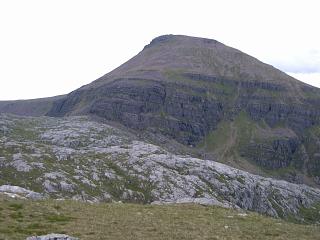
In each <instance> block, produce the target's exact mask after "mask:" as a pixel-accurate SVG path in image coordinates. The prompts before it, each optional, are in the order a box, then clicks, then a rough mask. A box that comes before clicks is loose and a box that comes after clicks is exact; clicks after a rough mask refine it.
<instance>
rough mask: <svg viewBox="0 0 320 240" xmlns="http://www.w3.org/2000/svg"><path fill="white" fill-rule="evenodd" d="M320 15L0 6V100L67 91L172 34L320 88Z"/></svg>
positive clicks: (107, 4)
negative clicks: (232, 51) (210, 43)
mask: <svg viewBox="0 0 320 240" xmlns="http://www.w3.org/2000/svg"><path fill="white" fill-rule="evenodd" d="M319 12H320V1H319V0H303V1H295V0H291V1H289V0H288V1H286V0H267V1H263V0H259V1H257V0H255V1H254V0H252V1H251V0H241V1H239V0H234V1H232V0H220V1H214V0H208V1H206V0H197V1H188V0H162V1H151V0H135V1H132V0H131V1H130V0H128V1H123V0H115V1H111V0H108V1H107V0H105V1H96V0H87V1H81V0H51V1H49V0H28V1H26V0H0V66H1V67H0V83H1V85H0V99H1V100H6V99H26V98H38V97H47V96H54V95H59V94H65V93H68V92H70V91H72V90H74V89H76V88H78V87H80V86H82V85H84V84H87V83H90V82H91V81H93V80H95V79H97V78H98V77H100V76H102V75H104V74H105V73H107V72H109V71H111V70H112V69H114V68H116V67H117V66H119V65H120V64H122V63H123V62H125V61H127V60H128V59H129V58H131V57H133V56H134V55H136V54H137V53H138V52H139V51H141V50H142V48H143V47H144V45H146V44H148V43H149V42H150V41H151V40H152V39H153V38H154V37H156V36H159V35H163V34H170V33H171V34H183V35H191V36H198V37H207V38H212V39H216V40H218V41H220V42H223V43H224V44H226V45H229V46H232V47H235V48H238V49H240V50H241V51H243V52H246V53H248V54H250V55H252V56H254V57H256V58H258V59H260V60H262V61H264V62H266V63H269V64H272V65H274V66H275V67H278V68H280V69H281V70H283V71H285V72H287V73H289V74H290V75H292V76H295V77H296V78H298V79H299V80H302V81H306V82H308V83H310V84H312V85H314V86H318V87H320V33H319V23H320V14H319Z"/></svg>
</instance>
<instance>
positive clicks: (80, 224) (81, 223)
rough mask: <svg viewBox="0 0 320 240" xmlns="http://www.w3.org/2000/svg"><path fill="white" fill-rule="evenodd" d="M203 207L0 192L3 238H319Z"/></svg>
mask: <svg viewBox="0 0 320 240" xmlns="http://www.w3.org/2000/svg"><path fill="white" fill-rule="evenodd" d="M238 214H239V212H237V211H235V210H230V209H223V208H218V207H204V206H199V205H167V206H153V205H134V204H105V203H101V204H89V203H83V202H76V201H53V200H47V201H26V200H12V199H8V198H6V197H3V196H2V197H1V196H0V239H10V240H14V239H24V238H25V237H26V236H29V235H33V234H46V233H51V232H59V233H66V234H69V235H73V236H77V237H79V238H80V239H82V240H83V239H230V240H234V239H255V240H258V239H301V240H303V239H320V228H319V227H318V226H315V225H298V224H294V223H287V222H284V221H282V220H278V219H272V218H269V217H264V216H261V215H258V214H254V213H249V214H248V215H247V216H240V215H238Z"/></svg>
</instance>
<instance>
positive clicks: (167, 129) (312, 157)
mask: <svg viewBox="0 0 320 240" xmlns="http://www.w3.org/2000/svg"><path fill="white" fill-rule="evenodd" d="M4 105H5V106H6V109H7V110H6V111H9V110H10V107H8V105H7V104H4ZM2 109H4V107H2V105H1V104H0V112H1V110H2ZM8 109H9V110H8ZM45 109H46V110H48V111H46V113H45V114H46V115H48V116H53V117H62V116H70V115H92V116H97V117H99V118H102V119H104V120H108V121H112V122H117V123H121V124H122V125H124V126H125V127H127V128H130V129H133V130H134V131H135V130H136V131H138V132H148V133H152V134H155V135H156V136H158V137H159V138H162V137H164V138H167V139H171V140H173V141H176V142H177V143H179V144H181V145H184V146H186V147H187V148H188V149H189V150H190V152H191V153H193V154H197V155H200V156H202V157H203V158H209V159H213V160H218V161H220V162H224V163H227V164H229V165H232V166H235V167H238V168H241V169H244V170H247V171H250V172H253V173H259V174H262V175H268V176H270V175H271V176H274V177H279V178H284V179H286V180H289V181H292V182H296V183H302V182H303V183H308V184H311V185H319V184H320V178H319V177H320V90H319V89H317V88H315V87H312V86H309V85H307V84H304V83H302V82H299V81H298V80H296V79H294V78H292V77H290V76H288V75H287V74H285V73H283V72H281V71H279V70H278V69H276V68H274V67H272V66H270V65H268V64H265V63H263V62H261V61H259V60H257V59H255V58H254V57H251V56H249V55H247V54H245V53H243V52H241V51H239V50H237V49H234V48H231V47H228V46H226V45H224V44H222V43H220V42H218V41H216V40H211V39H204V38H196V37H188V36H180V35H164V36H160V37H157V38H155V39H153V40H152V41H151V42H150V44H148V45H146V46H145V47H144V49H143V50H142V51H141V52H140V53H139V54H138V55H136V56H135V57H133V58H132V59H130V60H129V61H127V62H126V63H124V64H123V65H121V66H120V67H118V68H116V69H115V70H113V71H111V72H110V73H108V74H106V75H104V76H102V77H101V78H99V79H97V80H96V81H94V82H92V83H90V84H88V85H85V86H83V87H81V88H79V89H77V90H75V91H73V92H71V93H69V94H68V95H65V96H62V97H59V98H58V99H53V100H52V101H50V105H48V104H46V108H45ZM2 111H3V110H2ZM156 138H157V137H156ZM177 146H178V145H177Z"/></svg>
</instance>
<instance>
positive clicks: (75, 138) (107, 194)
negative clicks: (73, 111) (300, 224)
mask: <svg viewBox="0 0 320 240" xmlns="http://www.w3.org/2000/svg"><path fill="white" fill-rule="evenodd" d="M1 118H2V119H3V122H6V126H8V134H7V135H6V136H2V137H1V138H0V142H1V144H0V151H1V152H2V153H3V157H2V160H1V168H0V181H1V182H6V183H8V184H10V183H11V182H12V183H13V182H15V183H16V184H17V182H19V181H20V183H21V185H27V186H26V187H27V188H28V189H30V191H29V190H26V189H22V188H19V187H11V186H1V187H0V191H5V192H7V191H9V190H10V191H12V192H16V193H17V192H22V193H24V194H27V195H30V193H33V192H31V190H33V189H37V191H38V192H41V194H43V195H47V196H50V197H52V198H59V199H60V198H71V199H76V200H84V201H93V202H98V201H122V202H139V203H152V204H167V203H199V204H205V205H217V206H223V207H232V208H241V209H246V210H251V211H256V212H259V213H263V214H267V215H270V216H275V217H283V218H286V217H294V218H297V219H300V220H301V219H302V217H301V216H300V211H301V210H303V209H306V208H311V209H312V208H313V206H316V205H317V204H319V203H320V190H319V189H316V188H311V187H308V186H306V185H303V184H302V185H298V184H293V183H289V182H286V181H281V180H274V179H271V178H264V177H261V176H257V175H254V174H250V173H248V172H245V171H241V170H238V169H235V168H232V167H230V166H227V165H224V164H221V163H217V162H214V161H212V160H203V159H199V158H194V157H190V156H188V155H176V154H173V153H170V152H168V151H167V150H165V149H163V148H162V147H159V146H156V145H153V144H150V143H146V142H143V141H141V140H139V139H137V137H136V136H134V135H132V134H131V133H129V132H127V131H123V130H120V129H117V128H115V127H112V126H109V125H106V124H102V123H98V122H93V121H90V120H89V119H88V118H87V117H68V118H47V117H40V118H30V117H29V118H26V117H25V118H22V117H16V116H12V115H10V116H8V115H2V116H1ZM21 124H22V125H23V126H25V129H24V132H23V133H24V134H22V133H21V134H20V135H17V134H16V132H15V131H14V129H16V128H17V127H18V126H20V125H21ZM30 132H33V133H35V134H34V135H30ZM4 142H9V143H10V144H3V143H4ZM17 153H19V156H20V157H21V158H23V159H24V161H26V164H28V165H29V166H32V169H30V171H22V172H21V171H19V170H20V168H19V166H16V165H12V164H11V162H12V160H13V158H12V156H13V155H14V154H17ZM9 170H10V173H11V174H10V175H7V174H6V172H8V171H9ZM12 176H15V178H13V177H12ZM25 179H28V181H25ZM12 185H13V184H12ZM33 194H34V193H33Z"/></svg>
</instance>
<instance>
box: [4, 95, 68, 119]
mask: <svg viewBox="0 0 320 240" xmlns="http://www.w3.org/2000/svg"><path fill="white" fill-rule="evenodd" d="M63 97H64V96H63V95H62V96H56V97H49V98H38V99H30V100H15V101H0V113H12V114H17V115H23V116H43V115H45V114H47V112H48V111H49V110H50V109H51V108H52V104H53V102H54V101H57V100H59V99H62V98H63Z"/></svg>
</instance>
